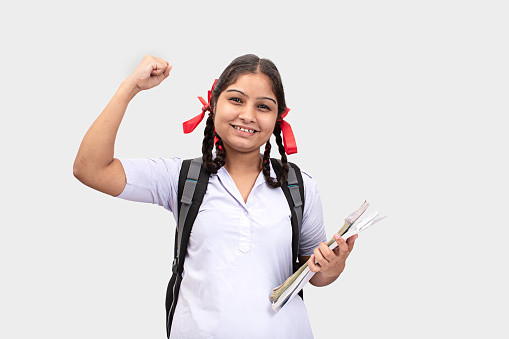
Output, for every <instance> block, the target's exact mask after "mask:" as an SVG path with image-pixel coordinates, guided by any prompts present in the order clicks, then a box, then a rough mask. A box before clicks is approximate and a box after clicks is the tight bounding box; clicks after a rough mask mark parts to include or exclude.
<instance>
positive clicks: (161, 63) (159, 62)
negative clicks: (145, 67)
mask: <svg viewBox="0 0 509 339" xmlns="http://www.w3.org/2000/svg"><path fill="white" fill-rule="evenodd" d="M151 66H152V72H150V74H151V75H161V74H163V73H164V71H165V70H166V69H167V68H168V66H169V62H168V61H166V60H164V59H161V58H154V59H152V62H151Z"/></svg>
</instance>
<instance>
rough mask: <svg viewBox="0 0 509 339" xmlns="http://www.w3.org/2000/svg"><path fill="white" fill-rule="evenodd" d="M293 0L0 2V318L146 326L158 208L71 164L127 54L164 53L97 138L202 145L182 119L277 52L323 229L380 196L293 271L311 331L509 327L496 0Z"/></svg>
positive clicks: (132, 146) (54, 334) (160, 288)
mask: <svg viewBox="0 0 509 339" xmlns="http://www.w3.org/2000/svg"><path fill="white" fill-rule="evenodd" d="M312 3H313V4H312V5H311V2H304V1H293V2H289V1H288V2H285V4H283V1H279V2H278V1H250V2H242V1H230V2H227V1H207V2H205V1H203V2H199V1H198V2H197V1H189V2H186V3H184V2H177V1H172V2H170V1H166V2H163V1H144V2H141V1H85V2H69V1H51V0H50V1H20V2H17V3H16V4H15V5H14V4H13V3H11V4H4V3H2V5H1V8H0V13H1V14H0V28H1V36H2V39H1V47H2V48H1V49H2V52H1V54H0V60H1V62H0V67H1V69H0V74H1V81H0V86H1V90H0V95H1V101H0V109H1V121H2V122H1V124H0V126H1V127H0V131H1V133H0V145H1V155H2V160H1V162H2V166H1V169H0V171H1V177H2V179H3V183H2V190H1V191H2V204H1V214H0V218H1V219H0V222H1V229H0V232H1V233H0V265H1V266H0V267H1V279H0V284H1V288H0V312H1V314H0V315H1V325H0V337H2V338H59V339H60V338H141V337H144V338H164V336H165V327H164V322H165V321H164V296H165V292H166V284H167V281H168V279H169V277H170V264H171V257H172V254H173V234H174V221H173V218H172V216H171V214H170V213H168V212H167V211H165V210H164V209H162V208H160V207H158V206H152V205H147V204H139V203H138V204H137V203H133V202H127V201H123V200H120V199H114V198H112V197H109V196H106V195H104V194H102V193H98V192H96V191H93V190H92V189H90V188H88V187H86V186H84V185H82V184H81V183H79V182H78V181H77V180H76V179H75V178H74V177H73V175H72V164H73V161H74V157H75V155H76V152H77V150H78V147H79V144H80V142H81V139H82V137H83V135H84V134H85V132H86V130H87V129H88V127H89V126H90V125H91V124H92V122H93V121H94V119H95V118H96V117H97V116H98V115H99V113H100V112H101V111H102V109H103V108H104V107H105V106H106V104H107V103H108V101H109V99H110V98H111V97H112V96H113V94H114V93H115V91H116V89H117V88H118V86H119V85H120V82H121V81H122V80H123V79H125V77H127V76H128V75H129V74H130V73H131V71H132V70H133V69H134V67H135V66H136V65H137V64H138V63H139V62H140V61H141V59H142V57H143V55H145V54H152V55H155V56H159V57H163V58H165V59H167V60H169V61H170V62H171V63H172V64H173V66H174V68H173V70H172V73H171V76H170V78H169V79H167V80H166V81H165V82H164V83H163V84H162V85H161V86H159V87H157V88H155V89H153V90H150V91H147V92H143V93H141V94H139V95H138V96H137V97H136V98H135V99H134V101H132V102H131V104H130V106H129V108H128V111H127V114H126V117H125V119H124V122H123V123H122V126H121V129H120V132H119V134H118V138H117V144H116V156H117V157H171V156H181V157H184V158H186V157H195V156H197V155H199V154H200V149H201V139H202V132H201V130H202V128H203V126H204V124H203V125H201V127H199V129H198V132H195V133H193V134H192V135H183V134H182V125H181V123H182V122H183V121H185V120H187V119H190V118H191V117H193V116H195V115H196V114H198V113H199V112H200V108H201V104H200V102H199V101H198V99H197V98H196V96H197V95H201V96H204V97H206V94H207V90H208V89H210V86H211V84H212V81H213V80H214V78H216V77H218V76H219V74H220V73H221V71H222V70H223V69H224V67H226V66H227V65H228V63H229V62H230V61H231V60H232V59H234V58H235V57H237V56H239V55H242V54H245V53H255V54H257V55H259V56H261V57H267V58H269V59H271V60H273V61H274V62H275V63H276V65H277V66H278V68H279V70H280V72H281V74H282V77H283V81H284V85H285V90H286V99H287V104H288V106H289V107H291V108H292V111H291V113H290V114H289V115H288V117H287V121H288V122H289V123H290V124H291V125H292V127H293V130H294V132H295V135H296V138H297V143H298V147H299V153H298V154H296V155H292V156H290V160H291V161H293V162H295V163H297V164H299V165H300V167H301V168H303V169H304V170H306V171H307V172H309V173H310V174H311V175H312V176H313V178H314V179H315V180H316V181H317V182H318V183H319V186H320V191H321V195H322V201H323V204H324V214H325V220H326V223H327V226H326V227H327V235H328V237H330V236H332V234H333V233H334V232H335V231H337V230H338V229H339V227H340V226H341V224H342V222H343V218H344V217H345V216H346V215H347V214H349V213H350V212H352V211H353V210H355V209H356V208H357V207H358V206H359V205H360V204H361V203H362V202H363V201H364V200H365V199H366V200H368V201H369V202H371V205H372V207H373V208H375V209H378V210H379V211H381V213H382V214H389V218H387V219H386V220H384V221H383V222H381V223H380V224H378V225H376V226H374V227H373V228H372V229H369V230H368V231H366V233H363V234H362V235H361V237H360V238H359V240H358V241H357V244H356V246H355V250H354V252H353V253H352V255H351V257H350V258H349V260H348V263H347V268H346V270H345V272H344V273H343V275H342V276H341V277H340V279H339V280H338V281H336V282H335V283H334V284H333V285H330V286H328V287H324V288H315V287H306V289H305V301H306V305H307V308H308V313H309V317H310V320H311V324H312V327H313V330H314V333H315V337H316V338H318V339H321V338H349V339H353V338H389V337H390V338H430V337H433V338H453V337H454V338H480V337H484V338H507V337H508V336H509V331H508V329H507V325H506V324H505V325H504V324H503V322H505V321H507V316H508V313H509V312H508V306H507V305H508V302H509V298H508V293H507V286H508V285H509V279H508V274H507V259H508V258H509V256H508V250H507V246H506V237H507V235H508V231H507V229H508V227H509V223H508V221H507V218H506V216H505V213H504V212H505V211H506V210H507V205H508V204H507V203H508V202H509V201H508V199H507V190H508V186H509V185H508V179H507V173H508V172H509V166H508V161H507V153H508V152H507V151H508V145H509V143H508V141H509V140H508V136H507V129H508V128H507V127H508V123H507V119H506V116H507V114H508V108H509V107H508V106H509V103H508V102H509V101H508V89H509V80H508V79H509V66H508V65H509V63H508V62H507V60H509V49H508V32H509V24H508V20H507V18H508V14H509V13H508V8H507V3H506V2H505V1H449V0H441V1H419V2H418V1H349V2H346V1H329V2H326V1H315V2H312ZM274 153H275V152H274ZM268 292H269V291H268ZM283 311H284V310H283Z"/></svg>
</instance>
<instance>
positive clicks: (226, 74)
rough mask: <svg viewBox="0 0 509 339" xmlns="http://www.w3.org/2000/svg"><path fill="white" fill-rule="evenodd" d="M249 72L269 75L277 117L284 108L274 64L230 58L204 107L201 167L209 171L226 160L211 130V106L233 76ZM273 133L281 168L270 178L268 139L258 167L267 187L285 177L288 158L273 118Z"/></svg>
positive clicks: (249, 56)
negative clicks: (206, 117) (206, 115)
mask: <svg viewBox="0 0 509 339" xmlns="http://www.w3.org/2000/svg"><path fill="white" fill-rule="evenodd" d="M249 73H262V74H265V75H266V76H268V77H269V79H270V80H271V81H272V91H273V92H274V94H275V95H276V100H277V103H278V112H277V120H279V118H280V116H281V114H282V113H284V111H285V110H286V101H285V91H284V89H283V82H282V81H281V75H280V74H279V71H278V69H277V68H276V65H274V63H273V62H272V61H270V60H268V59H260V58H259V57H257V56H256V55H254V54H246V55H243V56H240V57H238V58H236V59H235V60H233V61H232V62H231V63H230V64H229V65H228V67H226V69H225V70H224V71H223V73H222V74H221V76H220V77H219V79H218V80H217V83H216V86H215V87H214V90H213V91H212V98H211V99H210V107H209V108H208V109H207V110H208V111H210V115H209V117H208V119H207V125H206V127H205V132H204V138H203V145H202V153H203V166H204V167H205V168H206V169H207V170H208V171H209V172H210V173H217V171H218V170H219V169H220V168H221V167H222V166H224V164H225V161H226V150H225V148H224V146H223V141H222V140H221V137H219V135H217V133H215V132H214V107H215V105H216V103H217V99H218V98H219V95H220V94H221V93H222V92H223V91H224V90H225V89H226V88H228V86H230V85H231V84H233V83H234V82H235V81H237V79H238V78H239V77H240V76H241V75H244V74H249ZM273 133H274V135H275V137H276V143H277V145H278V150H279V153H280V154H281V162H282V168H283V170H282V171H281V173H280V174H279V175H278V176H277V178H276V181H274V179H273V178H271V177H270V149H271V144H270V140H268V141H267V144H266V145H265V152H264V154H263V162H262V169H263V175H264V176H265V180H266V181H267V183H268V184H269V185H270V186H271V187H274V188H275V187H280V186H281V185H282V184H283V183H284V182H285V181H286V179H287V178H288V160H287V157H286V152H285V148H284V146H283V140H282V138H281V126H280V124H279V121H276V125H275V126H274V132H273ZM215 138H217V139H218V141H217V143H216V157H215V158H214V159H212V149H213V147H214V139H215Z"/></svg>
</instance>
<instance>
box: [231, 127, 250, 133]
mask: <svg viewBox="0 0 509 339" xmlns="http://www.w3.org/2000/svg"><path fill="white" fill-rule="evenodd" d="M233 128H235V129H238V130H239V131H242V132H247V133H254V132H255V130H254V129H245V128H242V127H239V126H233Z"/></svg>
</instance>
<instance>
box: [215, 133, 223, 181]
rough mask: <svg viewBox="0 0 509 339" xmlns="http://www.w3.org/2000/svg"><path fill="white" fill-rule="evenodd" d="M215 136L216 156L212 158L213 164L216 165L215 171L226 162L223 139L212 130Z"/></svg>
mask: <svg viewBox="0 0 509 339" xmlns="http://www.w3.org/2000/svg"><path fill="white" fill-rule="evenodd" d="M214 135H215V137H216V138H217V143H216V158H215V159H214V164H215V165H216V172H217V170H219V169H220V168H221V167H223V166H224V164H225V163H226V149H225V148H224V145H223V140H221V137H220V136H219V135H218V134H217V133H215V132H214Z"/></svg>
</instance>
